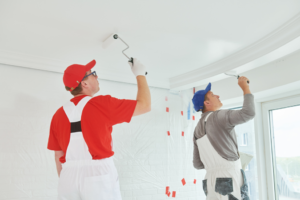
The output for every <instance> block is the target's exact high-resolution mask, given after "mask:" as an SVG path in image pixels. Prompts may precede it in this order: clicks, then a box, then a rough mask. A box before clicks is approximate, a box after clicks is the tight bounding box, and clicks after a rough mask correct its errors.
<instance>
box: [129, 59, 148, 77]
mask: <svg viewBox="0 0 300 200" xmlns="http://www.w3.org/2000/svg"><path fill="white" fill-rule="evenodd" d="M128 62H131V63H132V64H133V58H132V57H131V58H130V60H129V61H128ZM147 74H148V72H146V73H145V75H147Z"/></svg>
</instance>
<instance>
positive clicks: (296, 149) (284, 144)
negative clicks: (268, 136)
mask: <svg viewBox="0 0 300 200" xmlns="http://www.w3.org/2000/svg"><path fill="white" fill-rule="evenodd" d="M270 113H271V116H270V117H271V120H272V121H271V124H273V125H272V126H273V127H272V128H273V148H274V149H273V152H274V154H275V155H274V157H275V159H274V163H275V167H274V169H275V172H276V173H275V179H276V181H275V184H276V187H275V188H276V189H277V196H279V197H278V199H279V200H296V199H297V200H298V199H300V117H299V113H300V106H293V107H289V108H283V109H278V110H273V111H271V112H270Z"/></svg>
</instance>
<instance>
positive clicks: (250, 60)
mask: <svg viewBox="0 0 300 200" xmlns="http://www.w3.org/2000/svg"><path fill="white" fill-rule="evenodd" d="M299 49H300V14H298V15H297V16H296V17H294V18H293V19H291V20H290V21H288V22H287V23H286V24H284V25H282V26H281V27H279V28H278V29H277V30H275V31H273V32H272V33H271V34H269V35H267V36H266V37H264V38H262V39H261V40H259V41H257V42H256V43H254V44H252V45H250V46H249V47H247V48H245V49H243V50H241V51H239V52H237V53H235V54H232V55H231V56H228V57H226V58H224V59H222V60H219V61H217V62H215V63H212V64H210V65H207V66H204V67H202V68H201V69H197V70H193V71H190V72H188V73H185V74H182V75H180V76H176V77H172V78H170V88H171V89H174V90H184V89H188V88H192V87H196V86H200V85H204V84H206V83H208V82H215V81H218V80H222V79H225V78H228V76H226V75H224V74H223V73H224V72H227V71H229V70H233V69H234V70H235V71H236V72H238V73H242V72H245V71H249V70H251V69H254V68H257V67H260V66H262V65H264V64H267V63H270V62H272V61H274V60H277V59H279V58H281V57H284V56H286V55H288V54H291V53H293V52H295V51H297V50H299Z"/></svg>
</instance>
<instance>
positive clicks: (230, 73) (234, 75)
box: [224, 71, 249, 84]
mask: <svg viewBox="0 0 300 200" xmlns="http://www.w3.org/2000/svg"><path fill="white" fill-rule="evenodd" d="M224 74H226V75H227V76H233V77H236V78H237V79H239V78H240V75H237V74H236V72H235V71H228V72H225V73H224ZM247 83H248V84H249V81H247Z"/></svg>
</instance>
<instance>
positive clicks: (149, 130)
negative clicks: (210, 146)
mask: <svg viewBox="0 0 300 200" xmlns="http://www.w3.org/2000/svg"><path fill="white" fill-rule="evenodd" d="M132 78H133V79H134V77H132ZM99 82H100V92H99V94H97V95H106V94H110V95H112V96H114V97H117V98H127V99H135V97H136V92H137V86H136V85H133V84H124V83H118V82H112V81H104V80H99ZM0 83H1V85H2V86H3V87H2V95H1V97H2V98H1V104H0V110H1V111H0V118H1V120H0V134H1V140H0V163H1V170H0V176H1V179H0V186H1V187H0V200H4V199H5V200H6V199H13V200H40V199H43V200H54V199H56V196H57V183H58V177H57V173H56V167H55V161H54V152H52V151H49V150H47V142H48V134H49V127H50V121H51V118H52V116H53V114H54V113H55V111H56V110H57V109H58V108H59V107H61V106H62V105H63V104H64V103H65V102H66V101H68V100H69V99H70V98H72V96H71V95H70V94H69V93H68V92H66V91H65V90H64V86H63V82H62V74H61V73H52V72H46V71H41V70H34V69H27V68H22V67H15V66H8V65H0ZM151 95H152V110H151V112H150V113H148V114H145V115H142V116H138V117H134V118H133V119H132V121H131V123H130V124H125V123H124V124H119V125H117V126H115V127H114V131H113V145H114V151H115V156H114V160H115V164H116V167H117V169H118V172H119V178H120V186H121V191H122V197H123V199H124V200H160V199H170V198H172V199H173V198H174V199H179V200H183V199H184V200H195V199H203V198H204V196H205V195H204V193H203V190H202V179H203V177H204V173H205V171H204V170H201V171H198V170H195V169H194V168H193V164H192V153H193V152H192V150H193V142H192V137H193V130H194V127H195V126H196V123H197V121H198V119H199V117H200V115H199V113H195V112H194V111H193V108H192V102H191V99H192V96H193V91H192V89H191V90H186V91H182V92H180V93H171V92H169V90H166V89H160V88H151Z"/></svg>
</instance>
